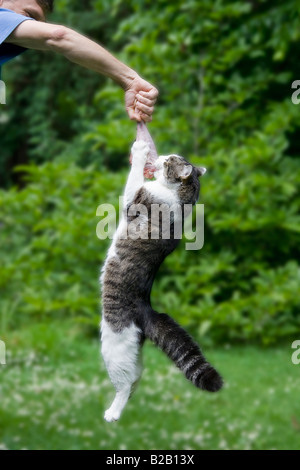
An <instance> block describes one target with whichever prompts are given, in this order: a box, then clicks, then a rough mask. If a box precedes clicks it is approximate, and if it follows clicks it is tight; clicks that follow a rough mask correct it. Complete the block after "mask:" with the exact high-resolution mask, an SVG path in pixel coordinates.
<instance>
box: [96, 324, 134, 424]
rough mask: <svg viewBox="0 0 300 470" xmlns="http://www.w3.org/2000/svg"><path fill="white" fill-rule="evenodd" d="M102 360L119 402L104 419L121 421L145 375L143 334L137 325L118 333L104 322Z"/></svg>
mask: <svg viewBox="0 0 300 470" xmlns="http://www.w3.org/2000/svg"><path fill="white" fill-rule="evenodd" d="M101 341H102V348H101V350H102V356H103V359H104V362H105V365H106V368H107V371H108V374H109V377H110V380H111V382H112V384H113V385H114V387H115V389H116V396H115V399H114V401H113V403H112V405H111V406H110V408H109V409H108V410H106V412H105V415H104V419H105V420H106V421H108V422H112V421H117V420H118V419H119V418H120V416H121V413H122V411H123V409H124V407H125V406H126V403H127V401H128V399H129V398H130V396H131V394H132V393H133V391H134V389H135V387H136V384H137V383H138V381H139V379H140V377H141V374H142V359H141V330H140V329H139V328H137V327H136V326H135V325H134V324H133V323H132V325H131V326H129V327H126V328H124V329H123V330H122V331H121V332H120V333H118V332H114V331H113V330H112V328H111V327H110V325H109V323H108V322H107V321H106V320H105V319H103V320H102V322H101Z"/></svg>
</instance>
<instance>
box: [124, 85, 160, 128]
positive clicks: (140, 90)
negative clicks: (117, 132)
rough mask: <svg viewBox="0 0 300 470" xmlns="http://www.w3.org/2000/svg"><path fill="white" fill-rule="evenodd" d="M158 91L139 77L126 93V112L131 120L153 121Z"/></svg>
mask: <svg viewBox="0 0 300 470" xmlns="http://www.w3.org/2000/svg"><path fill="white" fill-rule="evenodd" d="M157 97H158V90H157V89H156V88H155V87H153V86H152V85H150V83H148V82H145V80H143V79H141V78H140V77H138V78H137V79H136V80H134V81H133V83H132V85H131V87H130V88H129V89H128V90H127V91H126V93H125V101H126V110H127V113H128V115H129V118H130V119H131V120H135V121H141V120H143V121H144V122H151V121H152V114H153V112H154V106H155V103H156V100H157Z"/></svg>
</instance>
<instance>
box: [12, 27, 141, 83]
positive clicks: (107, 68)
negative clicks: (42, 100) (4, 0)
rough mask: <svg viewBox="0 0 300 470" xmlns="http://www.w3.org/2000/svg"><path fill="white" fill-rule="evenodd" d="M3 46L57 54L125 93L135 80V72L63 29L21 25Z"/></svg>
mask: <svg viewBox="0 0 300 470" xmlns="http://www.w3.org/2000/svg"><path fill="white" fill-rule="evenodd" d="M7 42H11V43H14V44H18V45H20V46H23V47H26V48H29V49H37V50H45V51H47V50H52V51H55V52H58V53H59V54H61V55H63V56H65V57H66V58H67V59H69V60H70V61H72V62H74V63H76V64H78V65H81V66H83V67H86V68H88V69H90V70H94V71H95V72H98V73H99V74H102V75H106V76H108V77H110V78H111V79H112V80H114V81H115V82H117V83H118V84H119V85H120V86H121V87H122V88H124V89H125V90H126V89H127V86H129V85H130V83H131V82H132V80H134V78H135V77H137V73H136V72H134V71H133V70H132V69H130V67H128V66H127V65H125V64H123V63H122V62H120V61H119V60H118V59H116V58H115V57H114V56H113V55H112V54H110V53H109V52H108V51H106V50H105V49H104V48H103V47H101V46H100V45H99V44H97V43H96V42H94V41H92V40H90V39H89V38H87V37H85V36H83V35H82V34H80V33H77V32H76V31H74V30H72V29H70V28H67V27H65V26H60V25H53V24H49V23H41V22H33V21H24V22H23V23H21V24H20V25H19V26H18V27H17V28H16V29H15V31H14V32H13V33H12V34H11V35H10V36H9V38H8V39H7Z"/></svg>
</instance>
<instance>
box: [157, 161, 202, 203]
mask: <svg viewBox="0 0 300 470" xmlns="http://www.w3.org/2000/svg"><path fill="white" fill-rule="evenodd" d="M155 167H156V171H155V173H154V176H155V178H156V179H157V180H159V182H160V183H162V184H164V185H166V186H170V185H176V186H177V187H178V191H179V192H180V193H182V194H184V193H185V194H186V196H188V195H189V196H190V199H191V200H192V201H193V203H194V202H196V200H197V199H198V196H199V190H200V182H199V177H200V176H203V175H204V174H205V173H206V168H203V167H195V166H194V165H192V164H191V163H189V162H188V161H187V160H186V159H185V158H183V157H181V156H180V155H175V154H172V155H168V156H161V157H159V158H158V159H157V160H156V162H155Z"/></svg>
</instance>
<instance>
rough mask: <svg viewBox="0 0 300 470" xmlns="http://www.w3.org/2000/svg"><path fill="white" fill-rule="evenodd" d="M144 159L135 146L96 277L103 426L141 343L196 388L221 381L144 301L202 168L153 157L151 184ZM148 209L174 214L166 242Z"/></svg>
mask: <svg viewBox="0 0 300 470" xmlns="http://www.w3.org/2000/svg"><path fill="white" fill-rule="evenodd" d="M148 153H149V146H148V144H147V143H146V142H144V141H142V140H141V141H138V142H135V144H134V145H133V147H132V168H131V171H130V174H129V177H128V181H127V185H126V188H125V194H124V209H123V216H122V219H121V221H120V224H119V227H118V229H117V231H116V233H115V236H114V239H113V242H112V245H111V247H110V249H109V251H108V255H107V259H106V261H105V264H104V267H103V271H102V276H101V283H102V306H103V315H102V322H101V341H102V355H103V358H104V362H105V365H106V368H107V370H108V374H109V376H110V379H111V381H112V383H113V385H114V387H115V389H116V396H115V399H114V401H113V403H112V405H111V407H110V408H109V409H108V410H107V411H106V412H105V415H104V418H105V420H106V421H108V422H111V421H116V420H118V419H119V417H120V415H121V413H122V411H123V409H124V407H125V405H126V403H127V401H128V399H129V397H130V396H131V394H132V392H133V391H134V389H135V386H136V384H137V383H138V381H139V379H140V377H141V373H142V360H141V349H142V346H143V343H144V340H145V338H149V339H150V340H152V341H153V342H154V343H155V344H156V345H157V346H159V347H160V348H161V349H162V350H163V351H164V352H165V353H166V354H167V355H168V357H169V358H170V359H172V360H173V361H174V362H175V364H176V366H177V367H179V369H180V370H181V371H182V372H183V373H184V374H185V376H186V378H187V379H189V380H190V381H191V382H192V383H193V384H194V385H195V386H196V387H199V388H201V389H203V390H208V391H210V392H215V391H217V390H219V389H220V388H221V387H222V383H223V382H222V378H221V377H220V375H219V374H218V372H217V371H216V370H215V369H214V368H213V367H212V366H211V365H210V364H209V362H208V361H207V360H206V359H205V357H204V356H203V354H202V352H201V351H200V349H199V346H198V345H197V344H196V343H195V342H194V341H193V340H192V338H191V337H190V336H189V335H188V334H187V333H186V332H185V330H183V329H182V328H181V327H180V326H179V325H178V324H177V323H176V322H175V321H174V320H173V319H172V318H170V317H169V316H168V315H166V314H164V313H160V314H159V313H157V312H155V311H154V310H153V309H152V307H151V303H150V293H151V288H152V284H153V281H154V278H155V275H156V272H157V271H158V269H159V267H160V265H161V264H162V262H163V261H164V259H165V258H166V257H167V256H168V255H169V254H170V253H171V252H172V251H173V250H174V249H175V248H176V246H177V244H178V243H179V239H176V237H175V236H174V226H175V223H176V218H179V217H181V218H182V214H183V208H184V205H186V204H195V203H196V201H197V199H198V196H199V189H200V183H199V179H198V178H199V176H202V175H203V174H204V173H205V171H206V170H205V168H196V167H194V166H193V165H191V164H190V163H188V162H187V161H186V160H185V159H184V158H183V157H180V156H178V155H169V156H166V157H159V158H158V159H157V161H156V163H155V166H156V168H155V173H154V176H155V180H154V181H147V182H145V181H144V167H145V164H146V161H147V155H148ZM155 204H156V205H157V204H164V205H167V206H168V207H177V208H179V210H174V211H173V213H172V216H171V217H170V223H169V225H170V227H169V229H171V230H170V236H169V237H167V238H166V237H164V236H163V230H162V228H161V225H162V224H161V223H160V222H161V220H160V222H159V224H158V225H156V226H154V227H153V221H152V220H151V208H152V207H153V205H155ZM133 205H134V207H135V208H136V207H137V208H140V207H144V208H146V209H147V213H148V216H146V215H145V211H142V210H135V211H131V209H132V207H133ZM132 223H135V226H136V227H137V225H139V237H138V238H137V237H130V236H128V228H129V225H131V224H132ZM153 233H155V236H153ZM151 235H152V236H151Z"/></svg>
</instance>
